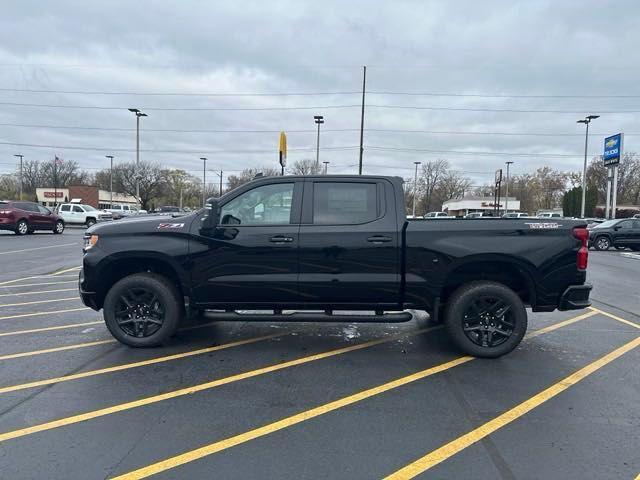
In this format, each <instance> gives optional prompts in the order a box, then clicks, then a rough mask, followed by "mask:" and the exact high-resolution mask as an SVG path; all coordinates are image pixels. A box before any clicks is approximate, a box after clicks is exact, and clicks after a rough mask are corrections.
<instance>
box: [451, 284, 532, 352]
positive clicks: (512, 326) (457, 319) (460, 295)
mask: <svg viewBox="0 0 640 480" xmlns="http://www.w3.org/2000/svg"><path fill="white" fill-rule="evenodd" d="M445 323H446V326H447V330H448V332H449V335H450V336H451V338H452V339H453V341H454V343H455V344H456V345H457V346H458V347H459V348H460V349H461V350H462V351H463V352H465V353H467V354H469V355H473V356H475V357H483V358H496V357H500V356H502V355H505V354H507V353H509V352H511V351H512V350H513V349H514V348H516V347H517V346H518V344H519V343H520V341H521V340H522V338H523V337H524V334H525V332H526V331H527V312H526V311H525V308H524V304H523V303H522V300H520V297H518V295H517V294H516V293H515V292H514V291H513V290H511V289H510V288H508V287H506V286H505V285H503V284H501V283H497V282H491V281H477V282H471V283H468V284H466V285H463V286H462V287H460V288H458V289H457V290H456V291H455V292H454V293H453V294H452V296H451V298H450V299H449V306H448V308H447V314H446V319H445Z"/></svg>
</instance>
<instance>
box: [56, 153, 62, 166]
mask: <svg viewBox="0 0 640 480" xmlns="http://www.w3.org/2000/svg"><path fill="white" fill-rule="evenodd" d="M55 164H56V165H62V159H61V158H58V156H57V155H56V159H55Z"/></svg>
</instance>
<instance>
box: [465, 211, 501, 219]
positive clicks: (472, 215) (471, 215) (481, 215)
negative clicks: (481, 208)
mask: <svg viewBox="0 0 640 480" xmlns="http://www.w3.org/2000/svg"><path fill="white" fill-rule="evenodd" d="M464 218H496V217H494V216H493V215H492V214H491V213H490V212H471V213H467V214H466V215H465V216H464Z"/></svg>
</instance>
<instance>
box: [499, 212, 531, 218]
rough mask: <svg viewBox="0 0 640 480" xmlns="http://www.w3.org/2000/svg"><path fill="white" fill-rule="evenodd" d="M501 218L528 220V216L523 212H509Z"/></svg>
mask: <svg viewBox="0 0 640 480" xmlns="http://www.w3.org/2000/svg"><path fill="white" fill-rule="evenodd" d="M502 218H529V214H528V213H524V212H509V213H505V214H504V215H502Z"/></svg>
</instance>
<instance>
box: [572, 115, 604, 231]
mask: <svg viewBox="0 0 640 480" xmlns="http://www.w3.org/2000/svg"><path fill="white" fill-rule="evenodd" d="M596 118H600V115H587V116H586V117H585V118H584V120H578V121H577V123H584V124H585V125H586V127H587V128H586V130H585V135H584V165H583V166H582V201H581V202H580V218H584V204H585V199H586V195H587V149H588V148H589V124H590V123H591V120H595V119H596Z"/></svg>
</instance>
